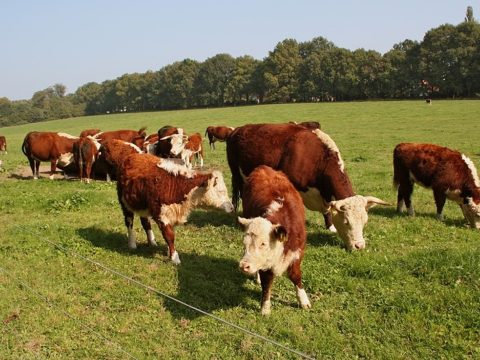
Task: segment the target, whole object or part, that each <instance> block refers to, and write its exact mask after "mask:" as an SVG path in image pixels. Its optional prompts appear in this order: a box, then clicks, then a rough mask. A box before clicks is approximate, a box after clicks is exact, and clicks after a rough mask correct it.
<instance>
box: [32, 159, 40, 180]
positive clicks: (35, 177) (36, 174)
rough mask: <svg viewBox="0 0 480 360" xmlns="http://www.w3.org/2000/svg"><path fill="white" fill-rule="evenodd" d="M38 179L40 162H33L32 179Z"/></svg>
mask: <svg viewBox="0 0 480 360" xmlns="http://www.w3.org/2000/svg"><path fill="white" fill-rule="evenodd" d="M39 177H40V161H38V160H35V172H34V174H33V178H34V179H38V178H39Z"/></svg>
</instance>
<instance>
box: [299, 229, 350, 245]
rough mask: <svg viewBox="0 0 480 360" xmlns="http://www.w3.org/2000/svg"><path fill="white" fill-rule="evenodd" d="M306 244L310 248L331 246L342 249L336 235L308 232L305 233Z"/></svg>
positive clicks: (340, 240)
mask: <svg viewBox="0 0 480 360" xmlns="http://www.w3.org/2000/svg"><path fill="white" fill-rule="evenodd" d="M307 244H308V245H310V246H318V247H323V246H332V247H342V246H343V242H342V239H340V237H339V236H338V235H337V234H336V233H332V232H329V233H325V232H318V231H314V232H309V233H307Z"/></svg>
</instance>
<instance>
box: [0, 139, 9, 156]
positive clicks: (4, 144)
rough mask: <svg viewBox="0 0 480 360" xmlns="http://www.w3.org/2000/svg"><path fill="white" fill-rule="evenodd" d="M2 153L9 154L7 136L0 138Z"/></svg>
mask: <svg viewBox="0 0 480 360" xmlns="http://www.w3.org/2000/svg"><path fill="white" fill-rule="evenodd" d="M0 151H3V152H4V153H5V154H6V153H7V139H6V138H5V136H0Z"/></svg>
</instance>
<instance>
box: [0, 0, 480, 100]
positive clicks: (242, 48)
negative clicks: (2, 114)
mask: <svg viewBox="0 0 480 360" xmlns="http://www.w3.org/2000/svg"><path fill="white" fill-rule="evenodd" d="M467 6H472V7H473V11H474V17H475V18H476V19H480V0H470V1H464V0H422V1H418V0H396V1H391V0H363V1H362V0H337V1H331V0H329V1H323V0H294V1H293V0H290V1H287V0H170V1H167V0H1V2H0V34H2V40H1V42H0V49H1V50H0V98H1V97H7V98H8V99H10V100H20V99H30V98H31V97H32V95H33V93H34V92H36V91H39V90H43V89H45V88H47V87H49V86H52V85H54V84H57V83H61V84H63V85H65V86H66V87H67V93H73V92H75V91H76V90H77V88H78V87H79V86H82V85H84V84H86V83H88V82H92V81H94V82H98V83H101V82H103V81H105V80H109V79H115V78H117V77H119V76H121V75H123V74H126V73H135V72H139V73H143V72H146V71H148V70H152V71H157V70H159V69H161V68H162V67H164V66H166V65H169V64H172V63H173V62H175V61H181V60H183V59H186V58H189V59H194V60H197V61H204V60H206V59H207V58H209V57H212V56H215V55H217V54H221V53H227V54H230V55H232V56H234V57H238V56H243V55H251V56H253V57H254V58H256V59H259V60H262V59H264V58H265V57H267V56H268V54H269V52H270V51H272V50H273V49H274V48H275V46H276V45H277V44H278V43H279V42H281V41H282V40H285V39H295V40H297V41H298V42H304V41H310V40H312V39H313V38H315V37H319V36H322V37H324V38H326V39H327V40H329V41H331V42H333V43H334V44H335V45H336V46H338V47H342V48H347V49H350V50H355V49H358V48H364V49H367V50H376V51H378V52H380V53H382V54H383V53H385V52H387V51H388V50H390V49H391V48H392V46H393V45H394V44H396V43H399V42H401V41H403V40H406V39H410V40H417V41H421V40H422V39H423V36H424V35H425V33H426V32H427V31H428V30H430V29H432V28H435V27H438V26H440V25H442V24H446V23H449V24H453V25H456V24H458V23H460V22H462V21H463V20H464V17H465V13H466V9H467Z"/></svg>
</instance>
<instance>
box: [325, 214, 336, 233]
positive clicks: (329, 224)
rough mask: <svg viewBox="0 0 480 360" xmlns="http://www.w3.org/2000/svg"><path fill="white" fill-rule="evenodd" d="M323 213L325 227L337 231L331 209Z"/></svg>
mask: <svg viewBox="0 0 480 360" xmlns="http://www.w3.org/2000/svg"><path fill="white" fill-rule="evenodd" d="M322 215H323V220H324V221H325V228H326V229H327V230H330V231H331V232H337V229H336V228H335V226H334V225H333V220H332V214H331V213H330V211H329V212H327V213H326V214H322Z"/></svg>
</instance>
